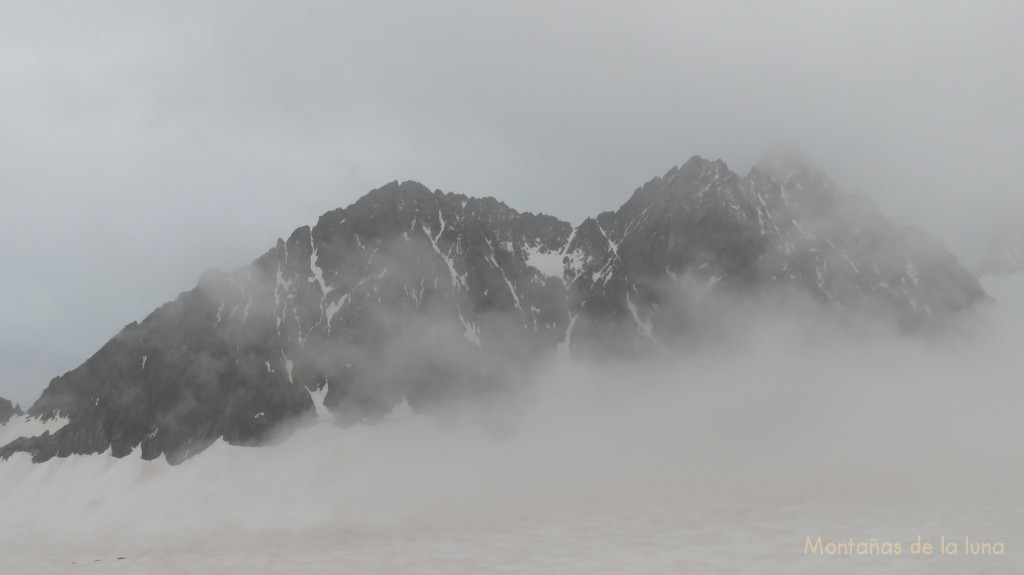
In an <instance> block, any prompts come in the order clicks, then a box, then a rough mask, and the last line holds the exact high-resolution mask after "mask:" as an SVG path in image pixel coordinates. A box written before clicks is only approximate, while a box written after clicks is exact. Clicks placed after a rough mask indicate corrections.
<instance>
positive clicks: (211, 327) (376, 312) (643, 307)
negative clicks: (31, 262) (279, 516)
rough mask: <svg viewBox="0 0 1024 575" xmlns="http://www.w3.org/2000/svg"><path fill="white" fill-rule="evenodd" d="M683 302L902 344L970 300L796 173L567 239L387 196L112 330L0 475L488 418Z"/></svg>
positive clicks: (547, 224) (761, 175) (872, 222)
mask: <svg viewBox="0 0 1024 575" xmlns="http://www.w3.org/2000/svg"><path fill="white" fill-rule="evenodd" d="M687 282H688V283H689V284H697V285H700V286H702V289H706V290H715V291H722V292H730V291H735V292H740V293H756V292H757V291H758V290H761V289H762V288H766V287H771V286H786V287H791V286H796V287H799V288H800V289H804V290H806V291H808V292H809V293H810V294H812V295H813V296H814V297H815V298H817V299H818V300H819V301H821V302H822V303H823V304H824V305H830V306H837V307H843V308H849V309H863V310H865V311H866V312H869V313H883V314H887V315H891V316H893V317H894V318H895V319H896V321H898V322H899V323H900V324H901V325H902V326H904V327H905V328H907V329H911V330H913V329H921V328H924V327H927V326H930V325H934V324H936V323H938V322H941V320H942V319H943V318H945V317H948V316H949V315H950V314H952V313H955V312H957V311H959V310H962V309H964V308H966V307H968V306H970V305H971V304H972V303H974V302H977V301H979V300H981V299H983V298H985V297H986V295H985V293H984V291H983V290H982V289H981V287H980V286H979V284H978V282H977V281H976V280H975V279H974V278H973V276H972V275H971V274H970V273H968V272H967V271H966V270H964V269H963V268H961V267H960V266H959V265H958V264H957V263H956V261H955V260H954V258H953V257H952V256H951V255H949V253H948V252H946V250H945V249H944V248H943V247H942V246H941V244H939V243H938V242H937V241H935V240H934V239H932V238H931V237H930V236H928V235H927V234H925V233H924V232H922V231H919V230H916V229H913V228H900V227H897V226H894V225H892V224H891V223H889V222H888V221H887V220H886V219H885V217H884V216H883V215H882V214H880V213H879V212H878V210H877V209H875V208H874V206H873V205H872V204H871V202H870V201H869V200H868V199H867V198H865V197H864V196H861V195H856V194H848V193H845V192H842V191H840V190H839V189H838V188H837V187H836V186H835V184H834V183H833V182H832V181H831V180H830V179H829V178H828V177H827V176H826V175H825V174H823V173H822V172H820V171H819V170H817V169H815V168H813V167H812V166H810V165H809V164H807V163H806V162H805V161H803V160H800V159H794V158H789V157H787V158H770V159H767V160H765V161H763V162H762V163H761V164H759V165H758V166H757V167H755V168H754V169H752V170H751V171H750V173H749V174H748V175H747V176H745V177H743V176H739V175H737V174H735V173H733V172H732V171H730V170H729V169H728V167H727V166H726V165H725V163H723V162H721V161H708V160H705V159H703V158H700V157H697V156H695V157H693V158H691V159H690V160H689V161H687V162H686V163H685V164H683V165H682V166H678V167H674V168H672V169H671V170H669V172H668V173H666V174H665V176H663V177H661V178H654V179H653V180H651V181H649V182H647V183H646V184H644V185H643V186H642V187H640V188H638V189H637V190H636V191H635V192H634V193H633V195H632V197H631V198H630V199H629V200H628V201H627V202H626V203H625V204H623V205H622V207H620V208H619V209H618V210H617V211H614V212H604V213H602V214H600V215H598V216H596V217H593V218H588V219H586V220H585V221H584V222H582V223H581V224H580V225H579V226H577V227H575V228H573V227H572V226H571V225H570V224H569V223H567V222H563V221H560V220H558V219H556V218H554V217H551V216H546V215H534V214H531V213H520V212H517V211H515V210H513V209H512V208H510V207H508V206H507V205H505V204H503V203H501V202H499V201H497V200H495V199H493V198H482V199H478V198H469V197H466V196H462V195H458V194H452V193H442V192H440V191H433V192H432V191H430V190H429V189H427V188H426V187H424V186H422V185H421V184H418V183H416V182H404V183H398V182H393V183H390V184H388V185H386V186H384V187H382V188H379V189H377V190H374V191H372V192H370V193H369V194H367V195H366V196H364V197H363V198H361V199H359V200H358V201H356V202H355V203H354V204H352V205H351V206H348V207H346V208H342V209H337V210H334V211H331V212H328V213H326V214H324V215H323V216H321V217H320V219H319V221H318V222H317V224H316V225H315V226H313V227H308V226H307V227H301V228H299V229H297V230H295V231H294V232H293V233H292V234H291V235H290V236H289V237H288V239H287V240H279V241H278V242H277V245H276V246H275V247H274V248H272V249H271V250H270V251H268V252H267V253H266V254H264V255H263V256H261V257H260V258H258V259H256V260H255V261H254V262H253V263H252V264H251V265H250V266H247V267H244V268H242V269H239V270H235V271H232V272H228V273H223V272H220V271H217V270H212V271H208V272H206V273H204V274H203V276H202V277H201V278H200V280H199V284H198V286H196V287H195V288H194V289H192V290H190V291H188V292H185V293H182V294H181V295H180V296H179V297H178V298H177V299H176V300H175V301H173V302H170V303H168V304H165V305H164V306H162V307H160V308H159V309H157V310H156V311H154V312H153V313H152V314H151V315H150V316H149V317H147V318H145V319H144V320H143V321H142V322H139V323H132V324H129V325H128V326H126V327H125V328H124V329H123V330H121V332H120V333H119V334H117V335H116V336H115V337H114V338H113V339H111V340H110V341H109V342H108V343H107V344H106V345H105V346H103V347H102V348H101V349H100V350H99V351H98V352H97V353H96V354H95V355H93V356H92V357H91V358H89V359H88V360H87V361H86V362H85V363H83V364H82V365H81V366H79V367H78V368H76V369H75V370H72V371H71V372H68V373H66V374H64V375H62V376H60V377H58V378H56V379H54V380H53V381H51V382H50V384H49V386H48V387H47V388H46V390H45V391H44V392H43V394H42V396H41V397H40V398H39V399H38V400H37V401H36V402H35V404H34V405H32V407H31V408H30V409H29V412H28V415H29V416H30V417H32V418H37V419H41V420H47V419H50V418H56V417H62V418H66V419H67V421H68V422H67V424H66V425H64V426H63V427H61V428H60V429H59V430H57V431H55V432H53V433H48V434H44V435H42V436H35V437H21V438H19V439H16V440H14V441H12V442H11V443H9V444H8V445H6V446H4V447H3V448H2V449H0V457H5V458H6V457H8V456H10V455H11V454H12V453H15V452H19V451H24V452H29V453H31V454H32V456H33V460H35V461H45V460H46V459H49V458H51V457H53V456H67V455H70V454H73V453H99V452H104V451H108V450H109V452H110V453H111V454H113V455H114V456H117V457H121V456H124V455H127V454H128V453H131V452H132V451H133V450H135V449H139V450H140V451H141V455H142V457H144V458H146V459H153V458H156V457H160V456H161V455H163V456H165V457H166V458H167V460H168V461H170V462H172V463H176V462H180V461H182V460H184V459H186V458H188V457H190V456H192V455H194V454H195V453H198V452H200V451H202V450H203V449H204V448H205V447H206V446H208V445H210V444H211V443H212V442H213V441H216V440H217V439H219V438H223V439H224V440H226V441H228V442H229V443H232V444H242V445H254V444H259V443H265V442H268V441H273V440H274V439H275V438H276V437H277V435H278V433H279V432H281V430H282V426H283V425H284V424H286V423H288V422H291V421H294V420H299V421H301V420H303V419H308V420H312V419H314V418H321V419H323V418H327V419H331V420H333V421H335V422H336V423H338V424H340V425H350V424H353V423H357V422H374V421H379V420H381V419H383V418H385V417H387V416H388V414H389V413H391V412H392V410H394V409H396V408H406V409H407V408H411V409H412V410H413V411H429V410H431V409H434V408H435V407H439V406H443V405H445V404H446V403H447V402H449V401H452V400H456V399H462V398H482V399H488V398H497V399H500V398H501V393H502V390H503V389H504V388H505V386H507V385H508V384H509V383H510V382H512V381H514V380H517V379H522V377H523V376H524V375H525V374H528V372H529V370H530V369H531V367H532V366H536V365H538V364H539V363H540V362H539V361H538V360H539V359H542V358H543V357H545V356H550V355H551V354H553V353H554V352H555V351H556V350H558V349H563V350H567V351H569V352H570V353H573V354H577V355H581V354H601V355H608V354H612V355H614V354H631V353H637V352H638V351H643V350H644V349H646V348H652V347H657V346H660V345H663V344H664V343H665V342H670V341H671V340H672V338H673V337H675V336H676V335H679V334H685V333H687V332H688V331H691V330H693V329H694V327H693V324H692V320H691V311H692V310H690V309H688V305H687V304H686V303H685V302H681V301H680V299H679V297H678V291H679V290H678V286H679V285H680V284H681V283H687Z"/></svg>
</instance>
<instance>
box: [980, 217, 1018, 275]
mask: <svg viewBox="0 0 1024 575" xmlns="http://www.w3.org/2000/svg"><path fill="white" fill-rule="evenodd" d="M1022 221H1024V214H1013V215H1011V216H1007V217H1006V218H1004V219H1003V220H1002V222H1001V223H1000V224H999V225H998V226H996V231H995V234H993V237H992V243H990V244H989V248H988V252H987V253H986V254H985V259H984V260H983V261H982V263H981V267H980V269H979V270H978V276H979V277H981V276H985V275H989V274H992V275H1008V274H1014V273H1018V272H1021V271H1024V225H1021V222H1022Z"/></svg>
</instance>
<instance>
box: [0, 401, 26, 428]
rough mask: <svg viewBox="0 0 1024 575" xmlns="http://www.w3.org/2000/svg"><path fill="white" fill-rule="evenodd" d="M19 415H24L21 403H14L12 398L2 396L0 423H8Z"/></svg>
mask: <svg viewBox="0 0 1024 575" xmlns="http://www.w3.org/2000/svg"><path fill="white" fill-rule="evenodd" d="M17 415H24V412H22V411H21V406H20V405H14V404H12V403H11V400H9V399H4V398H2V397H0V424H4V423H7V422H8V421H10V419H11V418H12V417H14V416H17Z"/></svg>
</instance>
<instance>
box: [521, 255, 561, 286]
mask: <svg viewBox="0 0 1024 575" xmlns="http://www.w3.org/2000/svg"><path fill="white" fill-rule="evenodd" d="M564 258H565V254H561V253H541V251H540V250H538V249H536V248H532V249H529V250H527V251H526V265H528V266H530V267H533V268H536V269H537V271H539V272H540V273H542V274H544V275H546V276H548V277H555V278H559V279H561V277H562V271H563V267H564V264H563V263H562V260H563V259H564Z"/></svg>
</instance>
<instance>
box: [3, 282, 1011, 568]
mask: <svg viewBox="0 0 1024 575" xmlns="http://www.w3.org/2000/svg"><path fill="white" fill-rule="evenodd" d="M1022 280H1024V278H1022V277H1003V278H994V279H992V280H991V281H989V280H986V288H987V289H988V290H989V291H990V293H992V294H993V296H994V298H995V299H996V302H995V303H993V304H991V305H989V306H984V307H981V308H978V309H977V310H975V312H972V313H971V314H967V315H965V316H964V317H962V318H961V320H960V323H959V324H958V325H957V328H956V329H950V330H945V331H943V332H941V333H938V334H935V335H933V336H929V337H921V336H917V337H908V336H906V335H905V334H902V333H901V332H900V331H899V330H898V329H895V328H894V327H893V326H892V324H891V323H889V324H887V323H884V322H883V323H879V322H876V321H874V320H867V319H864V317H863V316H861V315H855V316H844V315H842V314H839V315H837V314H836V313H834V312H833V311H831V310H823V308H821V306H820V304H819V303H818V302H816V301H814V300H807V299H800V298H799V297H795V296H794V297H792V298H791V299H790V301H789V302H788V303H786V304H782V303H779V304H778V305H777V306H774V307H765V306H763V305H754V304H753V303H752V302H749V301H744V300H737V299H722V298H721V296H718V295H711V294H706V295H704V296H702V297H705V298H712V299H711V301H706V302H705V305H704V306H703V308H704V309H716V310H718V311H716V312H715V314H714V315H715V316H716V317H717V319H718V320H719V321H718V322H717V323H716V325H718V326H719V329H718V330H717V331H714V332H708V333H706V334H705V336H704V337H702V338H698V339H694V340H690V341H687V342H680V344H679V345H678V347H675V348H673V349H672V350H663V353H660V354H654V355H651V356H648V357H646V358H645V359H644V360H643V361H636V360H621V359H608V360H603V361H598V360H588V361H580V360H576V361H566V360H564V359H562V360H560V359H558V358H554V359H552V360H551V361H550V362H549V363H547V364H545V365H544V367H543V368H542V369H540V370H539V372H538V379H537V381H536V385H533V386H529V387H526V386H524V387H522V388H520V389H521V392H522V393H521V394H520V395H519V396H517V397H516V398H515V400H514V401H508V402H489V403H465V404H462V405H460V406H458V407H456V406H455V404H452V405H451V406H450V409H448V410H447V411H438V412H435V413H433V414H431V415H416V414H407V415H406V416H405V417H403V418H400V419H395V420H388V421H385V422H382V423H379V424H377V425H364V424H357V425H354V426H352V427H350V428H348V429H340V428H338V427H337V426H335V425H333V424H331V423H318V424H314V425H306V426H303V427H300V428H298V429H295V430H293V431H291V432H290V433H289V434H288V437H287V438H286V439H282V440H281V441H280V442H278V443H276V444H274V445H269V446H263V447H237V446H231V445H228V444H226V443H225V442H224V441H222V440H221V441H217V442H215V443H214V444H213V445H212V446H210V447H209V448H208V449H207V450H206V451H205V452H204V453H203V454H202V456H201V457H195V458H192V459H189V460H187V461H185V462H183V463H182V464H180V465H176V466H171V465H168V464H167V463H166V462H164V461H162V460H155V461H145V460H143V459H141V458H140V456H139V453H138V452H136V453H133V454H131V455H129V456H127V457H125V458H122V459H118V458H114V457H111V456H110V455H109V454H107V455H99V456H72V457H68V458H65V459H54V460H51V461H48V462H46V463H42V464H33V463H32V462H31V458H30V456H29V455H28V454H16V455H14V456H12V457H11V458H10V459H9V460H8V461H6V462H3V463H0V504H2V508H3V509H4V514H3V516H2V517H0V537H3V538H4V539H5V540H6V541H9V542H12V544H16V546H15V547H11V548H12V549H18V551H16V552H15V560H16V563H15V564H18V563H17V561H21V562H22V564H25V565H31V564H32V563H31V561H36V560H37V559H32V560H31V561H30V560H29V559H28V556H27V555H24V554H26V553H33V552H39V553H42V551H41V549H42V548H43V546H45V547H46V548H51V547H57V548H59V549H61V551H60V552H59V553H57V554H56V555H53V556H51V557H52V558H59V559H60V560H62V561H63V560H67V561H71V560H75V561H79V560H82V559H83V558H86V557H89V558H90V559H91V556H92V555H96V556H97V557H102V558H103V559H104V561H109V560H111V559H113V558H115V557H117V556H128V561H131V560H136V561H143V560H147V559H146V558H149V559H148V560H149V561H151V562H155V563H151V564H152V565H154V566H156V567H159V566H160V565H163V566H164V567H165V568H166V566H167V565H179V566H181V565H189V564H194V565H209V566H210V568H211V569H212V568H215V566H217V565H220V567H219V568H222V567H224V564H220V563H217V561H218V560H220V559H224V558H225V557H230V558H233V559H231V560H232V561H235V563H233V564H234V565H248V566H249V568H251V569H255V570H256V571H255V572H260V571H259V569H261V568H266V565H275V564H276V565H279V566H280V565H286V564H289V562H290V563H292V564H296V565H299V566H306V567H308V568H310V569H312V568H313V566H319V567H323V566H325V565H330V564H332V562H339V564H340V562H345V561H349V562H350V563H345V564H346V565H376V567H375V568H376V569H382V570H385V571H391V570H395V569H398V570H401V569H402V567H401V565H403V563H402V561H403V560H402V559H401V558H402V557H407V558H409V559H410V560H413V559H414V558H418V559H417V560H418V561H421V563H418V564H416V565H415V566H413V567H409V565H408V564H405V565H406V567H407V568H411V569H412V570H413V571H420V572H430V570H431V569H440V570H446V569H450V570H453V571H454V572H459V571H458V567H459V566H460V565H464V562H467V561H469V562H471V563H472V564H473V565H476V568H480V565H482V564H486V561H487V558H488V555H487V553H493V555H491V556H490V557H491V558H492V559H496V558H499V557H503V556H504V557H506V559H507V560H508V561H509V562H510V564H517V565H520V567H521V570H523V571H530V570H531V569H530V568H529V565H530V564H529V563H527V564H524V563H522V562H523V561H524V559H523V557H525V556H524V555H521V554H520V555H516V556H515V557H512V556H506V555H503V553H507V552H508V551H509V550H510V549H517V548H518V549H522V548H521V547H516V546H517V545H519V546H522V545H530V548H531V549H533V550H534V551H535V552H536V553H538V554H541V556H544V557H548V558H553V557H557V556H558V555H557V549H555V548H552V547H550V545H552V543H551V542H550V541H549V542H548V543H543V542H541V540H538V541H537V542H535V543H527V542H528V541H533V540H532V539H530V537H532V536H529V537H528V536H527V535H526V533H527V532H530V533H533V532H536V531H537V530H538V529H539V530H541V532H546V531H544V530H545V529H549V530H554V531H552V532H551V533H556V534H560V535H555V534H549V535H550V536H551V537H554V541H560V542H561V543H559V545H563V546H564V547H563V548H562V551H566V550H573V549H575V550H577V551H580V552H585V549H584V548H581V547H580V546H581V545H582V542H583V541H585V540H592V539H587V537H590V538H593V537H598V538H599V539H600V538H608V539H607V541H609V542H611V541H619V539H618V538H620V537H623V538H626V539H624V540H622V541H621V542H620V543H622V545H625V547H623V548H621V549H618V552H620V554H616V552H614V551H613V550H611V549H606V550H604V551H601V550H597V549H594V550H591V551H590V553H593V556H594V557H604V559H605V560H606V561H605V563H604V564H605V565H615V564H620V565H622V566H624V567H625V566H629V565H634V566H635V565H649V566H650V567H651V571H652V572H669V571H661V570H660V569H662V568H663V567H664V566H661V567H659V565H661V564H660V563H644V561H655V562H657V561H659V560H668V559H669V558H675V559H672V560H671V561H669V565H671V566H675V567H678V566H680V565H690V566H693V565H697V563H693V562H694V561H697V558H702V559H700V560H701V561H705V562H708V563H706V565H719V567H720V568H722V569H726V568H728V567H730V566H732V567H735V565H736V564H737V563H736V562H737V561H741V560H743V561H746V560H750V561H756V558H757V557H764V556H770V555H772V554H774V556H775V557H776V559H775V560H777V561H781V562H782V564H785V565H795V563H793V561H797V560H798V559H799V558H800V554H799V549H800V547H799V545H800V544H802V541H803V537H804V536H806V535H811V536H814V535H816V534H822V533H824V534H825V536H826V540H827V539H828V538H829V537H832V538H833V539H841V538H845V537H848V536H850V537H863V538H865V539H866V538H867V537H872V536H877V535H878V533H879V532H880V531H885V532H887V533H890V534H891V536H892V537H905V538H912V537H913V536H914V535H915V534H917V533H919V532H921V531H924V532H926V533H930V534H935V535H937V534H938V533H940V532H943V533H947V534H953V533H956V534H958V535H962V534H963V532H967V534H968V535H970V536H972V537H980V536H981V535H985V536H988V537H1001V538H1003V540H1004V541H1005V542H1006V543H1007V545H1008V546H1012V545H1014V544H1017V543H1019V541H1021V539H1020V537H1021V535H1022V534H1024V522H1022V521H1021V518H1020V517H1019V516H1018V515H1013V514H1012V513H1010V514H1008V513H1006V509H1007V507H1006V505H1005V502H1007V501H1013V500H1017V499H1019V497H1020V496H1021V495H1022V494H1021V488H1020V485H1022V482H1021V480H1022V479H1024V465H1022V463H1021V462H1022V461H1024V457H1022V455H1024V453H1022V450H1024V448H1022V447H1021V446H1020V445H1019V444H1018V442H1014V441H1011V440H1010V439H1011V438H1014V437H1018V436H1019V434H1020V422H1019V417H1018V414H1019V411H1020V406H1021V405H1022V401H1024V390H1022V389H1021V387H1020V385H1019V374H1020V373H1024V357H1022V356H1021V354H1019V353H1018V351H1019V349H1021V347H1020V346H1021V344H1022V343H1024V330H1022V328H1021V325H1022V324H1021V322H1020V321H1019V319H1020V318H1022V317H1024V315H1021V312H1022V311H1024V306H1022V305H1021V304H1022V299H1021V298H1020V296H1019V294H1021V293H1024V289H1022V288H1024V284H1022ZM729 318H731V319H733V320H734V321H731V322H730V321H725V320H727V319H729ZM952 518H957V519H956V520H953V519H952ZM708 525H719V526H720V527H721V528H722V529H725V530H726V531H727V532H729V533H731V535H728V536H724V538H721V539H717V540H707V539H701V538H700V536H699V535H698V533H699V532H700V530H701V529H706V528H707V526H708ZM691 528H692V529H693V530H694V531H690V530H689V529H691ZM520 529H521V530H523V531H522V532H520V531H519V530H520ZM588 530H589V531H588ZM658 532H661V533H666V532H667V533H675V534H676V536H678V537H679V540H678V541H677V542H675V543H673V544H672V546H671V547H672V549H674V550H675V551H672V550H670V549H669V548H668V547H661V546H660V544H658V543H651V541H659V540H658V539H657V538H656V537H654V534H655V533H658ZM586 533H589V534H590V535H585V534H586ZM764 533H771V534H772V535H770V536H766V535H764ZM644 534H646V535H644ZM633 537H642V538H646V539H645V540H647V541H648V544H649V545H652V546H653V547H650V548H648V553H646V554H645V553H643V552H642V551H640V550H639V549H640V547H637V546H639V545H640V544H639V542H638V541H637V540H634V539H632V538H633ZM651 537H654V539H653V540H652V539H649V538H651ZM467 538H472V540H474V541H479V542H480V545H483V547H473V549H476V551H475V552H474V551H470V550H469V549H470V547H467V548H465V550H464V551H458V552H457V551H456V549H462V547H459V545H462V543H458V542H459V541H462V542H465V541H468V540H469V539H467ZM492 539H493V541H492ZM791 540H792V541H791ZM429 541H433V543H431V544H429V545H435V546H436V545H442V546H447V547H444V548H446V549H451V550H452V553H453V554H455V555H454V556H448V555H440V556H435V555H431V554H430V553H429V552H428V551H427V550H426V549H427V547H422V546H423V545H428V543H427V542H429ZM627 541H628V544H627ZM214 542H217V543H214ZM389 542H390V543H389ZM499 542H501V543H499ZM491 544H493V545H496V546H497V547H495V548H492V547H490V545H491ZM666 544H667V543H666ZM21 545H24V547H22V546H21ZM393 545H398V547H397V548H395V547H389V546H393ZM790 545H792V549H791V548H790ZM385 548H390V549H392V551H390V552H387V553H385V552H384V551H383V550H384V549H385ZM435 548H436V547H435ZM627 548H628V549H630V550H629V551H628V552H627V551H626V549H627ZM1011 548H1012V547H1011ZM651 549H654V550H655V553H654V554H653V555H652V554H651ZM680 549H683V550H687V552H686V553H681V552H680ZM716 549H717V550H718V551H715V550H716ZM299 550H302V551H301V553H309V563H303V561H302V560H301V559H299V558H298V556H297V555H291V559H288V557H289V554H290V553H292V554H294V553H299V552H300V551H299ZM503 550H504V551H503ZM719 552H721V553H726V554H728V555H722V556H716V555H715V554H716V553H719ZM475 553H476V554H475ZM602 553H604V555H602ZM658 553H663V555H658ZM224 554H227V555H224ZM545 554H546V555H545ZM709 554H710V555H711V557H709ZM726 556H728V557H730V558H733V559H731V560H729V559H726ZM261 557H262V558H263V559H261ZM218 558H220V559H218ZM739 558H746V559H739ZM53 560H56V559H53ZM552 560H553V559H552ZM804 560H805V559H804ZM42 561H44V562H45V560H42ZM176 561H177V563H175V562H176ZM192 561H194V562H195V563H191V562H192ZM477 561H480V562H483V563H477ZM716 561H717V563H716ZM617 562H618V563H617ZM263 563H266V565H263ZM752 564H758V563H756V562H755V563H752ZM49 565H50V566H51V567H52V568H53V569H54V570H57V571H59V570H60V568H61V566H60V565H57V564H55V563H51V564H49ZM103 565H107V566H108V567H107V568H110V567H109V564H108V563H103ZM136 565H138V563H136ZM1006 565H1007V564H1006V563H999V564H997V565H996V566H995V567H994V568H996V569H998V568H1005V567H1006ZM983 566H984V565H983ZM534 567H536V565H534ZM882 567H887V566H882ZM125 568H127V567H125ZM880 568H881V567H880ZM935 568H936V572H945V571H942V569H946V568H952V566H951V565H945V566H941V565H940V566H937V567H935ZM466 569H467V571H470V572H471V571H472V570H473V569H470V568H468V567H467V568H466ZM665 569H667V568H665ZM156 570H159V569H156ZM560 571H564V572H574V571H573V568H571V567H565V568H564V569H560ZM882 572H885V571H884V569H883V570H882Z"/></svg>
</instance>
